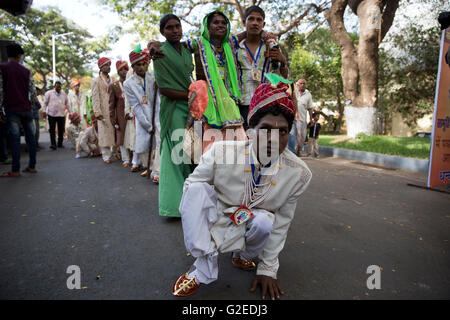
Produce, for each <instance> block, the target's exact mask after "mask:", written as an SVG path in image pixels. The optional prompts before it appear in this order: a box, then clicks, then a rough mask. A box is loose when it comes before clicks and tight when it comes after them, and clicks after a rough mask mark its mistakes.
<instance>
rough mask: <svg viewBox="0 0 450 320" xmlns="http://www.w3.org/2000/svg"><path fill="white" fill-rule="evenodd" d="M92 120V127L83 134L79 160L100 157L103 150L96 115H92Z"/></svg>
mask: <svg viewBox="0 0 450 320" xmlns="http://www.w3.org/2000/svg"><path fill="white" fill-rule="evenodd" d="M91 120H92V126H90V127H89V128H87V129H86V130H85V131H84V132H83V134H82V135H81V137H80V138H79V139H80V142H79V143H80V149H81V152H80V156H78V158H82V157H88V158H91V157H97V156H100V155H101V154H102V153H101V150H100V146H99V145H98V122H97V118H96V117H95V116H94V115H91Z"/></svg>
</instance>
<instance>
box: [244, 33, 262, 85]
mask: <svg viewBox="0 0 450 320" xmlns="http://www.w3.org/2000/svg"><path fill="white" fill-rule="evenodd" d="M263 44H264V43H263V42H262V41H261V43H260V44H259V48H258V50H257V51H256V57H254V56H253V54H252V52H251V51H250V49H249V47H248V46H247V43H245V41H244V46H245V49H247V53H248V58H249V60H250V63H251V64H252V79H253V80H254V81H261V77H262V72H261V71H260V70H259V69H258V60H259V57H260V54H261V48H262V46H263Z"/></svg>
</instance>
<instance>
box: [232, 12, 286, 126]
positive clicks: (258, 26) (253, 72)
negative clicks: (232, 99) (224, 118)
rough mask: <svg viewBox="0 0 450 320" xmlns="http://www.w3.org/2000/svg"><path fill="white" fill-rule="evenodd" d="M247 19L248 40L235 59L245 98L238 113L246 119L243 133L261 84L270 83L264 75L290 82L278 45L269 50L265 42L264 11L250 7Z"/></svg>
mask: <svg viewBox="0 0 450 320" xmlns="http://www.w3.org/2000/svg"><path fill="white" fill-rule="evenodd" d="M244 19H245V21H244V25H245V29H246V31H245V32H246V37H245V39H244V40H242V41H241V42H239V44H238V45H237V46H236V52H235V55H236V60H237V62H238V73H239V76H238V78H239V80H240V90H241V94H242V98H241V102H240V104H239V109H240V111H241V116H242V118H244V129H247V128H248V124H247V114H248V107H249V105H250V101H251V100H252V97H253V94H254V93H255V90H256V88H257V87H258V85H259V84H260V83H264V82H268V81H267V80H266V78H265V77H264V74H265V73H268V72H274V73H277V74H280V75H281V76H283V77H284V78H286V79H287V78H288V77H289V69H288V66H287V60H286V57H285V56H284V55H283V53H282V52H281V50H280V48H279V47H278V45H277V44H276V42H272V44H270V45H269V46H270V47H269V46H268V45H267V43H268V42H270V40H269V41H266V42H265V41H264V40H263V28H264V26H265V22H264V19H265V13H264V11H263V10H262V9H261V8H260V7H258V6H251V7H249V8H248V9H247V10H246V11H245V15H244ZM234 39H236V37H234Z"/></svg>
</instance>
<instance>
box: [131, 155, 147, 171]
mask: <svg viewBox="0 0 450 320" xmlns="http://www.w3.org/2000/svg"><path fill="white" fill-rule="evenodd" d="M131 164H132V166H133V167H139V166H140V165H142V166H143V167H144V168H147V164H148V152H143V153H137V152H133V160H132V161H131Z"/></svg>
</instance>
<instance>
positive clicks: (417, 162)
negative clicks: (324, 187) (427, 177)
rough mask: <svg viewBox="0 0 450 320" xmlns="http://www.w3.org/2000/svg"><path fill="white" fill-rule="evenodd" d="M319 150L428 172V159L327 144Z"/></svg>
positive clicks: (336, 155)
mask: <svg viewBox="0 0 450 320" xmlns="http://www.w3.org/2000/svg"><path fill="white" fill-rule="evenodd" d="M319 152H320V154H321V155H326V156H330V157H338V158H345V159H351V160H358V161H361V162H365V163H370V164H374V165H379V166H384V167H389V168H396V169H402V170H409V171H415V172H425V173H427V172H428V162H429V161H428V159H417V158H405V157H398V156H391V155H387V154H381V153H375V152H366V151H358V150H350V149H342V148H333V147H327V146H319Z"/></svg>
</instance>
